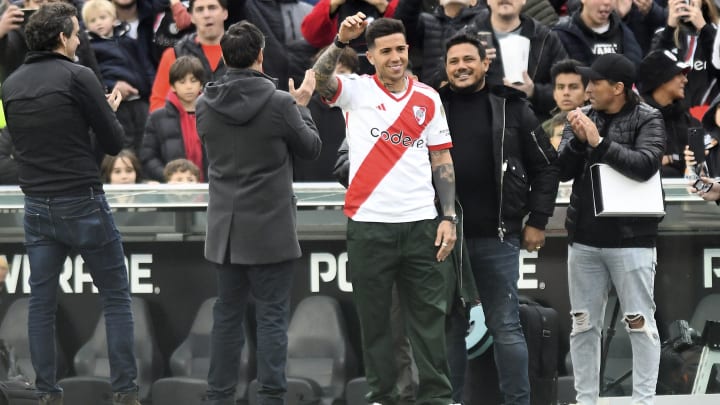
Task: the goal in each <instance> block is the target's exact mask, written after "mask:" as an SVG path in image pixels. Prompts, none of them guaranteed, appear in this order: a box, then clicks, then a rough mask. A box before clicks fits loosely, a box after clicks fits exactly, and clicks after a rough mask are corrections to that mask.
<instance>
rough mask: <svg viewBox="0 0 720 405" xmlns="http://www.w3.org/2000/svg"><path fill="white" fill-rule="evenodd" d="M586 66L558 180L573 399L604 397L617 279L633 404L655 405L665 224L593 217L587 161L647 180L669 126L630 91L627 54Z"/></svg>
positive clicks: (631, 77) (656, 164)
mask: <svg viewBox="0 0 720 405" xmlns="http://www.w3.org/2000/svg"><path fill="white" fill-rule="evenodd" d="M580 70H581V73H582V74H583V75H584V76H587V77H588V78H589V79H590V82H589V83H588V86H587V92H588V95H589V97H590V104H591V105H590V106H586V107H583V108H582V109H576V110H574V111H571V112H570V113H568V122H569V125H568V126H566V127H565V131H564V133H563V140H562V142H561V144H560V167H561V174H560V180H561V181H568V180H573V186H572V195H571V196H570V205H569V206H568V209H567V218H566V220H565V227H566V229H567V231H568V243H569V246H568V284H569V290H570V307H571V314H572V319H573V324H572V331H571V333H570V355H571V357H572V363H573V374H574V375H575V390H576V391H577V402H578V403H580V404H583V405H585V404H595V403H597V400H598V395H599V387H600V381H599V377H600V376H599V369H600V338H601V332H602V330H603V324H604V319H603V318H604V311H605V304H606V302H607V295H608V291H609V290H610V287H611V283H612V285H614V286H615V289H616V290H617V294H618V298H619V300H620V304H621V305H622V308H623V311H624V321H625V323H626V324H627V329H628V331H629V332H630V333H629V335H630V342H631V344H632V348H633V367H632V370H633V376H632V381H633V394H632V403H634V404H643V405H649V404H652V403H653V398H654V396H655V385H656V383H657V375H658V365H659V362H660V340H659V338H658V330H657V326H656V324H655V303H654V301H653V283H654V278H655V263H656V257H657V256H656V251H655V246H656V239H657V233H658V222H659V221H658V219H657V218H638V217H597V216H595V209H594V200H593V191H592V181H591V176H590V166H591V165H593V164H595V163H604V164H607V165H609V166H610V167H612V168H613V169H615V170H616V171H618V172H620V173H621V174H623V175H625V176H627V177H630V178H632V179H635V180H639V181H644V180H648V179H650V178H651V177H652V176H653V175H655V173H657V171H658V170H659V169H660V162H661V159H662V155H663V151H664V149H665V124H664V123H663V119H662V116H661V115H660V112H659V111H658V110H656V109H654V108H652V107H650V106H649V105H647V104H645V103H642V102H640V100H639V99H638V97H637V95H636V94H635V93H634V92H633V90H632V85H633V82H634V80H635V66H634V65H633V63H632V62H631V61H630V60H629V59H628V58H626V57H624V56H623V55H620V54H607V55H602V56H600V57H598V59H597V60H596V61H595V62H594V63H593V64H592V66H591V67H589V68H580ZM618 192H622V190H618Z"/></svg>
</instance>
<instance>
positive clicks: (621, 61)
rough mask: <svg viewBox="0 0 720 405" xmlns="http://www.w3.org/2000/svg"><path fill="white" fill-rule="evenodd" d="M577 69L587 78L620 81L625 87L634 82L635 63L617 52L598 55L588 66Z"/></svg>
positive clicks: (630, 85)
mask: <svg viewBox="0 0 720 405" xmlns="http://www.w3.org/2000/svg"><path fill="white" fill-rule="evenodd" d="M577 69H578V71H579V72H580V74H581V75H583V76H584V77H587V78H588V80H611V81H613V82H622V83H623V84H624V85H625V87H626V88H629V87H632V85H633V83H635V65H634V64H633V63H632V62H631V61H630V59H628V58H626V57H625V56H623V55H621V54H619V53H606V54H604V55H600V56H598V58H597V59H595V62H593V64H592V65H590V67H578V68H577Z"/></svg>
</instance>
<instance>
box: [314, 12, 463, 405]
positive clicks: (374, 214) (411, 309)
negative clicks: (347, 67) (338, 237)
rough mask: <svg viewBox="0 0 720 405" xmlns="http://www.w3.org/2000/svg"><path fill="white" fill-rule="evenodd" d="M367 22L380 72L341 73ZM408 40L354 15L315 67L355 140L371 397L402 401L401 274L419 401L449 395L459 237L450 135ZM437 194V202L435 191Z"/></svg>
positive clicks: (356, 260)
mask: <svg viewBox="0 0 720 405" xmlns="http://www.w3.org/2000/svg"><path fill="white" fill-rule="evenodd" d="M364 31H366V33H365V40H366V42H367V44H368V52H367V58H368V61H370V63H372V64H373V65H374V66H375V70H376V74H375V75H373V76H367V75H365V76H357V75H335V73H334V69H335V65H336V64H337V60H338V58H339V56H340V53H341V52H342V48H344V47H346V46H347V44H348V43H349V42H350V41H351V40H353V39H355V38H357V37H359V36H360V35H361V34H362V33H363V32H364ZM407 64H408V45H407V41H406V36H405V28H404V26H403V24H402V22H400V21H399V20H394V19H388V18H380V19H376V20H374V21H373V22H372V23H371V24H368V21H367V20H366V19H365V15H364V14H363V13H357V14H355V15H352V16H349V17H347V18H346V19H345V20H343V22H342V23H341V24H340V29H339V32H338V35H337V37H336V38H335V41H334V43H333V44H332V45H330V46H329V47H328V49H327V50H326V51H325V53H323V55H322V56H321V57H320V58H319V59H318V61H317V63H316V64H315V66H314V67H313V69H314V70H315V77H316V90H317V91H318V92H319V93H320V95H321V96H323V97H324V98H325V99H326V101H327V102H329V103H330V104H331V105H334V106H338V107H340V108H342V110H343V113H344V116H345V120H346V126H347V140H348V145H349V159H350V184H349V187H348V191H347V195H346V198H345V214H346V215H347V216H348V218H349V220H348V227H347V228H348V229H347V244H348V246H347V249H348V259H349V262H350V266H351V268H350V269H351V270H350V271H351V275H352V281H353V297H354V300H355V304H356V306H357V311H358V315H359V318H360V325H361V329H362V344H363V356H364V361H365V374H366V377H367V381H368V385H369V387H370V394H369V395H368V401H369V402H371V403H380V404H384V405H388V404H392V405H394V404H396V403H397V401H398V398H397V397H398V393H397V390H396V389H395V381H396V374H397V368H396V367H393V366H392V365H391V364H388V362H389V361H392V359H393V358H394V356H393V344H392V335H391V327H390V322H389V319H390V306H391V305H390V301H391V290H392V286H393V283H397V289H398V295H399V298H400V304H401V307H402V308H403V310H404V311H405V316H406V325H405V326H406V328H407V332H408V337H409V338H410V344H411V346H412V348H413V355H414V358H415V361H416V363H417V367H418V378H419V386H418V392H417V396H416V402H417V403H419V404H427V405H447V404H449V403H451V402H452V400H451V394H452V390H451V386H450V382H449V378H448V373H449V372H448V365H447V356H446V348H445V314H446V311H447V307H448V291H449V289H448V283H449V282H452V280H453V278H454V274H453V269H452V264H451V260H447V261H446V259H447V258H448V255H450V253H451V252H452V249H453V246H454V245H455V241H456V229H455V224H456V223H457V217H456V215H455V205H454V200H455V172H454V169H453V164H452V158H451V156H450V153H449V148H451V147H452V140H451V138H450V133H449V130H448V127H447V122H446V120H445V113H444V111H443V108H442V104H441V102H440V97H439V96H438V94H437V92H435V91H434V90H433V89H432V88H430V87H428V86H426V85H424V84H422V83H418V82H416V81H414V80H413V79H412V78H410V77H408V76H407V75H406V69H407ZM436 195H437V198H438V200H439V210H440V212H438V208H436V205H435V197H436Z"/></svg>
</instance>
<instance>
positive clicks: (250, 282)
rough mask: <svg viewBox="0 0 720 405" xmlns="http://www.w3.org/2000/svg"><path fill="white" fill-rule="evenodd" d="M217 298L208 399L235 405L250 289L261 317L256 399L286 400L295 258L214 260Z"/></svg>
mask: <svg viewBox="0 0 720 405" xmlns="http://www.w3.org/2000/svg"><path fill="white" fill-rule="evenodd" d="M216 269H217V285H218V299H217V301H216V302H215V306H214V308H213V321H214V323H213V329H212V337H211V341H210V342H211V343H210V370H209V371H208V391H207V400H206V401H205V402H203V403H204V404H205V405H234V404H235V387H236V385H237V382H238V378H239V375H238V367H239V364H240V353H241V352H242V347H243V345H244V344H245V334H244V332H243V320H244V319H245V309H246V307H247V300H248V296H249V294H252V296H253V298H255V317H256V321H257V380H258V383H259V388H258V393H257V396H258V398H257V403H258V405H276V404H277V405H282V404H284V403H285V392H286V391H287V379H286V377H285V364H286V362H287V346H288V338H287V329H288V322H289V315H290V289H291V287H292V280H293V261H286V262H281V263H274V264H263V265H240V264H216Z"/></svg>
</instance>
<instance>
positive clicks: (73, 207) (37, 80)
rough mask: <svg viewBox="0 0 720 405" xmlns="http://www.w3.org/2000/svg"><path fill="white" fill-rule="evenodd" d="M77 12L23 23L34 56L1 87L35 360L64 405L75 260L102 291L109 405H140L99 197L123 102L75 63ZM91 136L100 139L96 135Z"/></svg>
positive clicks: (126, 304) (45, 390)
mask: <svg viewBox="0 0 720 405" xmlns="http://www.w3.org/2000/svg"><path fill="white" fill-rule="evenodd" d="M76 16H77V11H76V9H75V8H74V7H73V6H71V5H68V4H66V3H50V4H46V5H44V6H42V7H41V8H40V9H39V10H38V11H37V12H36V13H35V14H34V15H33V16H32V17H31V18H30V21H29V22H28V23H27V26H26V29H25V33H26V37H27V43H28V48H29V49H30V53H29V54H28V56H27V58H26V59H25V63H24V64H23V65H22V66H20V67H19V68H18V69H17V70H16V71H15V72H14V73H13V74H12V75H10V77H8V79H7V80H6V81H5V82H4V83H3V95H2V100H3V106H4V108H5V114H6V116H7V124H8V129H9V130H10V134H11V136H12V140H13V143H14V145H15V157H16V160H17V162H18V173H19V182H20V187H21V188H22V191H23V193H24V194H25V247H26V249H27V254H28V257H29V259H30V267H31V268H32V270H31V272H30V310H29V319H28V330H29V342H30V354H31V357H32V363H33V367H34V368H35V372H36V374H37V379H36V381H35V384H36V386H37V390H38V394H39V396H40V403H41V404H54V405H56V404H62V389H61V388H60V387H59V386H58V385H57V381H56V377H55V369H56V366H55V358H56V357H55V343H54V340H55V334H54V332H55V311H56V309H57V286H58V278H59V276H60V273H61V272H62V270H63V263H64V262H65V259H66V257H67V255H68V254H70V253H71V252H77V253H79V254H80V255H81V256H82V258H83V260H84V261H85V266H86V267H87V268H89V270H90V274H91V275H92V278H93V283H94V284H95V285H96V286H97V288H98V289H99V290H100V298H101V301H102V306H103V312H104V314H105V321H106V329H107V342H108V353H109V354H110V357H109V360H110V371H111V375H112V389H113V391H114V395H113V404H115V405H118V404H123V405H139V402H138V401H137V385H136V384H135V379H136V376H137V369H136V365H135V355H134V353H133V350H134V349H133V347H134V342H133V318H132V311H131V299H130V292H129V287H128V278H127V268H126V266H125V255H124V253H123V247H122V241H121V239H120V232H118V229H117V227H116V226H115V223H114V221H113V217H112V215H111V213H110V207H109V206H108V203H107V201H106V199H105V194H104V193H103V186H102V184H101V182H100V173H99V169H98V161H99V159H98V158H99V157H100V156H102V154H103V153H109V154H117V153H118V152H119V151H120V149H121V147H122V140H123V130H122V127H121V126H120V123H119V122H118V121H117V119H116V118H115V114H114V112H113V111H114V110H116V109H117V107H118V105H119V104H120V100H121V99H122V97H121V96H120V93H119V92H118V91H114V92H113V93H112V94H111V95H109V96H108V97H107V99H106V96H105V94H104V92H103V89H102V87H101V86H100V83H99V82H98V80H97V78H96V77H95V76H94V75H93V73H92V71H91V70H90V69H88V68H85V67H83V66H80V65H77V64H75V63H74V62H73V60H74V58H75V50H76V49H77V47H78V45H79V42H80V40H79V38H78V31H79V25H78V19H77V17H76ZM90 129H92V131H93V133H94V134H95V135H94V136H92V135H90Z"/></svg>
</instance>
